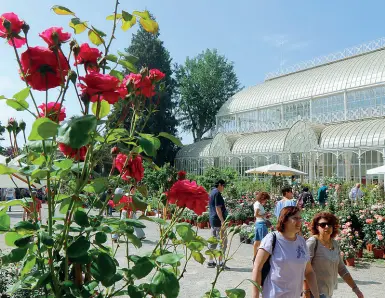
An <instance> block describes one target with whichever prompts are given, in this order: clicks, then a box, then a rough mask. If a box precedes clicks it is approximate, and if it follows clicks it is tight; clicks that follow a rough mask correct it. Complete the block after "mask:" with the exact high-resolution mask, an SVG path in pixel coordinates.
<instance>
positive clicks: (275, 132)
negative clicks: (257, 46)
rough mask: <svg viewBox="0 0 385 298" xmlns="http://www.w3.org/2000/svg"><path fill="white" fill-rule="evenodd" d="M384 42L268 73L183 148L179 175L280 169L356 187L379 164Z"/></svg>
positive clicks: (384, 130)
mask: <svg viewBox="0 0 385 298" xmlns="http://www.w3.org/2000/svg"><path fill="white" fill-rule="evenodd" d="M384 116H385V40H384V39H381V40H378V41H375V42H372V43H370V44H366V45H361V46H358V47H354V48H352V49H347V50H345V51H344V52H342V53H337V54H332V55H329V56H326V57H323V58H319V59H315V60H313V61H310V62H309V63H307V64H301V65H298V66H295V67H294V68H293V69H289V70H287V71H281V72H279V73H275V74H269V75H268V76H267V78H266V80H265V81H264V82H263V83H262V84H259V85H256V86H253V87H250V88H247V89H244V90H242V91H240V92H239V93H237V94H235V95H234V96H233V97H231V98H230V99H229V100H228V101H227V102H226V103H225V104H224V105H223V106H222V107H221V109H220V110H219V112H218V114H217V116H216V119H217V125H216V129H215V131H216V134H215V136H214V137H213V138H212V139H205V140H202V141H200V142H197V143H194V144H192V145H188V146H185V147H183V148H182V149H181V150H180V151H179V152H178V154H177V157H176V160H175V163H176V166H177V168H179V169H183V170H186V171H188V172H192V173H197V174H201V173H202V172H203V171H204V170H205V168H207V167H211V166H215V167H233V168H235V169H237V170H238V171H239V173H240V174H242V175H245V171H246V170H248V169H250V168H254V167H258V166H262V165H266V164H270V163H274V162H276V163H280V164H284V165H287V166H291V167H294V168H296V169H299V170H301V171H304V172H307V173H309V176H308V179H309V180H315V179H320V178H322V177H331V176H337V177H341V178H344V179H346V180H349V181H350V180H354V181H362V182H363V183H365V182H366V180H368V181H369V182H370V181H372V180H373V179H377V178H380V179H382V178H381V177H373V176H367V175H366V170H367V169H370V168H373V167H377V166H380V165H383V164H384V163H385V118H384Z"/></svg>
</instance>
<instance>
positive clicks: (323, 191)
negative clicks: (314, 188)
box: [318, 185, 328, 203]
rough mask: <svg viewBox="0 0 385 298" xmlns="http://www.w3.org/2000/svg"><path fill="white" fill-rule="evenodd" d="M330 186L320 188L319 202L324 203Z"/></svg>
mask: <svg viewBox="0 0 385 298" xmlns="http://www.w3.org/2000/svg"><path fill="white" fill-rule="evenodd" d="M327 190H328V187H327V186H326V185H323V186H321V187H320V188H319V189H318V202H320V203H324V202H325V201H326V199H327V197H328V194H327V192H326V191H327Z"/></svg>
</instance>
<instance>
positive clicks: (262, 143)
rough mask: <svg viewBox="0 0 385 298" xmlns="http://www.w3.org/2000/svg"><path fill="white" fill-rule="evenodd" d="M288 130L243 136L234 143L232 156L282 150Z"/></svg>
mask: <svg viewBox="0 0 385 298" xmlns="http://www.w3.org/2000/svg"><path fill="white" fill-rule="evenodd" d="M287 133H288V130H287V129H285V130H279V131H271V132H261V133H256V134H250V135H244V136H243V137H241V138H239V139H238V140H236V141H235V143H234V146H233V150H232V154H234V155H242V154H253V153H270V152H271V153H273V152H282V151H283V150H284V144H285V138H286V135H287Z"/></svg>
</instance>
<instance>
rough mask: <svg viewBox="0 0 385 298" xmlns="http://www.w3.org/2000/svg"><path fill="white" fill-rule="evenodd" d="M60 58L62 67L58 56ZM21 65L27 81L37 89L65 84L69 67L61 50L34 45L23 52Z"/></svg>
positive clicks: (42, 89)
mask: <svg viewBox="0 0 385 298" xmlns="http://www.w3.org/2000/svg"><path fill="white" fill-rule="evenodd" d="M56 55H58V57H59V59H60V67H59V62H58V58H57V56H56ZM21 66H22V70H23V73H24V74H25V77H24V78H23V79H25V80H26V81H27V83H28V84H29V85H30V86H31V87H32V88H33V89H35V90H39V91H46V90H47V89H51V88H55V87H58V86H60V85H62V84H64V77H65V76H66V75H67V73H68V70H69V67H68V63H67V59H66V58H65V57H64V56H63V54H62V53H61V52H59V53H57V54H55V53H54V52H53V51H51V50H50V49H47V48H44V47H32V48H29V49H28V50H26V51H25V52H24V53H23V54H21Z"/></svg>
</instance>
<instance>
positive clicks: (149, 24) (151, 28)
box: [139, 18, 159, 34]
mask: <svg viewBox="0 0 385 298" xmlns="http://www.w3.org/2000/svg"><path fill="white" fill-rule="evenodd" d="M139 22H140V24H141V25H142V27H143V29H144V30H146V31H147V32H150V33H152V34H157V33H158V31H159V25H158V23H157V22H155V21H153V20H145V19H143V18H141V19H140V20H139Z"/></svg>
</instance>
